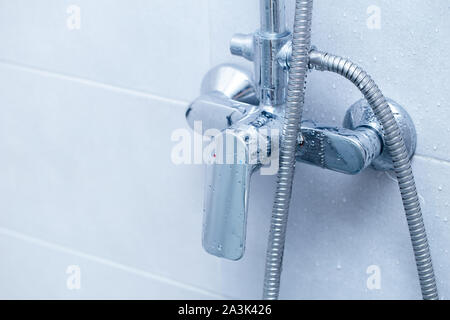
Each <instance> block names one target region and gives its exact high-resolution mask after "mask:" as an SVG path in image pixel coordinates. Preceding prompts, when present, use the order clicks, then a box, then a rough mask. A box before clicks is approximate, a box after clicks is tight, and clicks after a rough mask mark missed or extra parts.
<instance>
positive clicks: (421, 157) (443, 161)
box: [413, 154, 450, 166]
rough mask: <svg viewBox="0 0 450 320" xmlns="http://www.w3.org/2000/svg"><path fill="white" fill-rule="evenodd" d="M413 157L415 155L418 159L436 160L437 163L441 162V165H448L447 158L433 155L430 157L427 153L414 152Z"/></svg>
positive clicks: (449, 162) (449, 164)
mask: <svg viewBox="0 0 450 320" xmlns="http://www.w3.org/2000/svg"><path fill="white" fill-rule="evenodd" d="M414 157H417V158H419V159H423V160H429V161H433V162H437V163H439V164H443V165H447V166H450V161H449V160H445V159H440V158H435V157H431V156H427V155H423V154H415V155H414ZM414 157H413V161H414Z"/></svg>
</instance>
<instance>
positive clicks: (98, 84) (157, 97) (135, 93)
mask: <svg viewBox="0 0 450 320" xmlns="http://www.w3.org/2000/svg"><path fill="white" fill-rule="evenodd" d="M209 10H210V7H209V3H208V12H209ZM209 23H211V21H210V22H209ZM209 37H210V39H211V34H210V35H209ZM210 51H211V48H210ZM209 56H210V65H211V63H212V61H211V60H212V57H211V52H210V55H209ZM0 66H3V67H7V68H13V69H18V70H22V71H26V72H31V73H35V74H38V75H42V76H46V77H51V78H56V79H61V80H65V81H72V82H76V83H80V84H84V85H87V86H92V87H97V88H101V89H105V90H110V91H114V92H118V93H124V94H128V95H131V96H137V97H144V98H149V99H153V100H159V101H164V102H168V103H170V104H175V105H177V106H178V107H183V108H184V107H186V105H187V104H189V102H188V101H183V100H176V99H172V98H168V97H163V96H160V95H157V94H152V93H148V92H145V91H139V90H136V89H130V88H125V87H120V86H116V85H111V84H107V83H103V82H98V81H95V80H89V79H85V78H80V77H76V76H70V75H65V74H62V73H58V72H52V71H48V70H44V69H41V68H38V67H34V66H28V65H24V64H20V63H17V62H13V61H7V60H4V59H0ZM415 157H418V158H422V159H424V160H431V161H435V162H438V163H440V164H445V165H450V160H445V159H441V158H437V157H432V156H428V155H422V154H417V153H416V154H415Z"/></svg>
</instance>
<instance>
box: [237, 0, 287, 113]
mask: <svg viewBox="0 0 450 320" xmlns="http://www.w3.org/2000/svg"><path fill="white" fill-rule="evenodd" d="M260 7H261V28H260V30H258V31H257V32H255V33H254V34H249V35H245V34H236V35H234V36H233V38H232V40H231V43H230V51H231V53H232V54H233V55H237V56H241V57H243V58H245V59H247V60H249V61H253V63H254V70H255V86H256V89H257V96H258V100H259V101H260V103H261V104H263V105H265V106H273V107H278V106H282V105H284V104H285V103H286V95H287V80H288V73H287V69H286V68H284V67H283V66H281V65H280V64H279V62H278V59H279V58H278V55H279V52H280V50H281V49H282V48H283V47H284V45H285V44H286V43H288V42H289V41H290V40H291V33H290V32H289V30H288V29H287V27H286V17H285V1H284V0H260Z"/></svg>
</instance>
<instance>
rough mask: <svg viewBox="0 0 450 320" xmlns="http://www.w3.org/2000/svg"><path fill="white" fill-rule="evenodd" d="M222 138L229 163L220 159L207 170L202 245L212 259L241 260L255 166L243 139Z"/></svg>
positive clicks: (231, 135)
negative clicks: (250, 159)
mask: <svg viewBox="0 0 450 320" xmlns="http://www.w3.org/2000/svg"><path fill="white" fill-rule="evenodd" d="M220 137H221V138H224V137H227V143H226V144H227V146H226V147H225V148H223V149H224V150H225V149H226V150H225V152H224V155H225V157H224V158H225V159H226V161H221V160H222V159H220V156H219V155H217V157H216V158H217V159H215V160H216V161H215V163H213V164H208V165H207V168H206V185H205V188H206V189H205V203H204V210H203V211H204V212H203V237H202V238H203V239H202V243H203V247H204V249H205V250H206V251H207V252H208V253H210V254H212V255H215V256H217V257H221V258H225V259H229V260H239V259H240V258H242V256H243V254H244V250H245V236H246V227H247V211H248V210H247V209H248V194H249V189H250V177H251V175H252V172H253V170H254V168H255V165H253V164H251V161H249V160H248V155H249V152H248V145H247V142H245V141H244V140H243V139H241V137H239V136H235V135H233V134H226V133H225V134H222V135H221V136H220ZM230 138H231V140H234V143H233V146H232V147H230V145H229V139H230ZM231 159H232V161H231ZM218 162H220V163H218ZM222 163H223V164H222ZM230 163H231V164H230Z"/></svg>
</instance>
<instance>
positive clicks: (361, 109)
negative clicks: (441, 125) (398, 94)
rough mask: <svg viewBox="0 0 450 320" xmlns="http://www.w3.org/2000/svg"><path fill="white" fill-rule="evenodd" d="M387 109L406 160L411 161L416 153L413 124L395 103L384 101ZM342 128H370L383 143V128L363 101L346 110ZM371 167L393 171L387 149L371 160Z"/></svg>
mask: <svg viewBox="0 0 450 320" xmlns="http://www.w3.org/2000/svg"><path fill="white" fill-rule="evenodd" d="M386 100H387V102H388V104H389V107H390V108H391V110H392V113H393V114H394V118H395V120H396V121H397V124H398V125H399V127H400V131H401V133H402V136H403V140H404V142H405V146H406V149H407V152H408V159H412V157H413V156H414V153H415V152H416V146H417V134H416V127H415V126H414V122H413V121H412V119H411V117H410V116H409V114H408V112H407V111H406V110H405V109H404V108H403V107H402V106H401V105H399V104H398V103H397V102H395V101H393V100H392V99H386ZM344 127H345V128H348V129H352V130H355V129H358V128H372V129H373V130H375V131H376V132H377V133H378V136H379V137H380V139H382V141H383V144H384V143H385V141H384V133H383V126H382V125H381V124H380V122H379V121H378V119H377V117H376V116H375V114H374V113H373V111H372V108H371V107H370V105H369V103H368V102H367V100H365V99H361V100H360V101H358V102H356V103H355V104H354V105H352V106H351V107H350V109H348V111H347V113H346V114H345V118H344ZM372 166H373V167H374V168H375V169H376V170H381V171H387V170H394V164H393V163H392V159H391V156H390V155H389V152H388V149H387V148H383V152H382V154H381V155H380V156H379V157H377V158H376V159H374V160H373V162H372Z"/></svg>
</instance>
